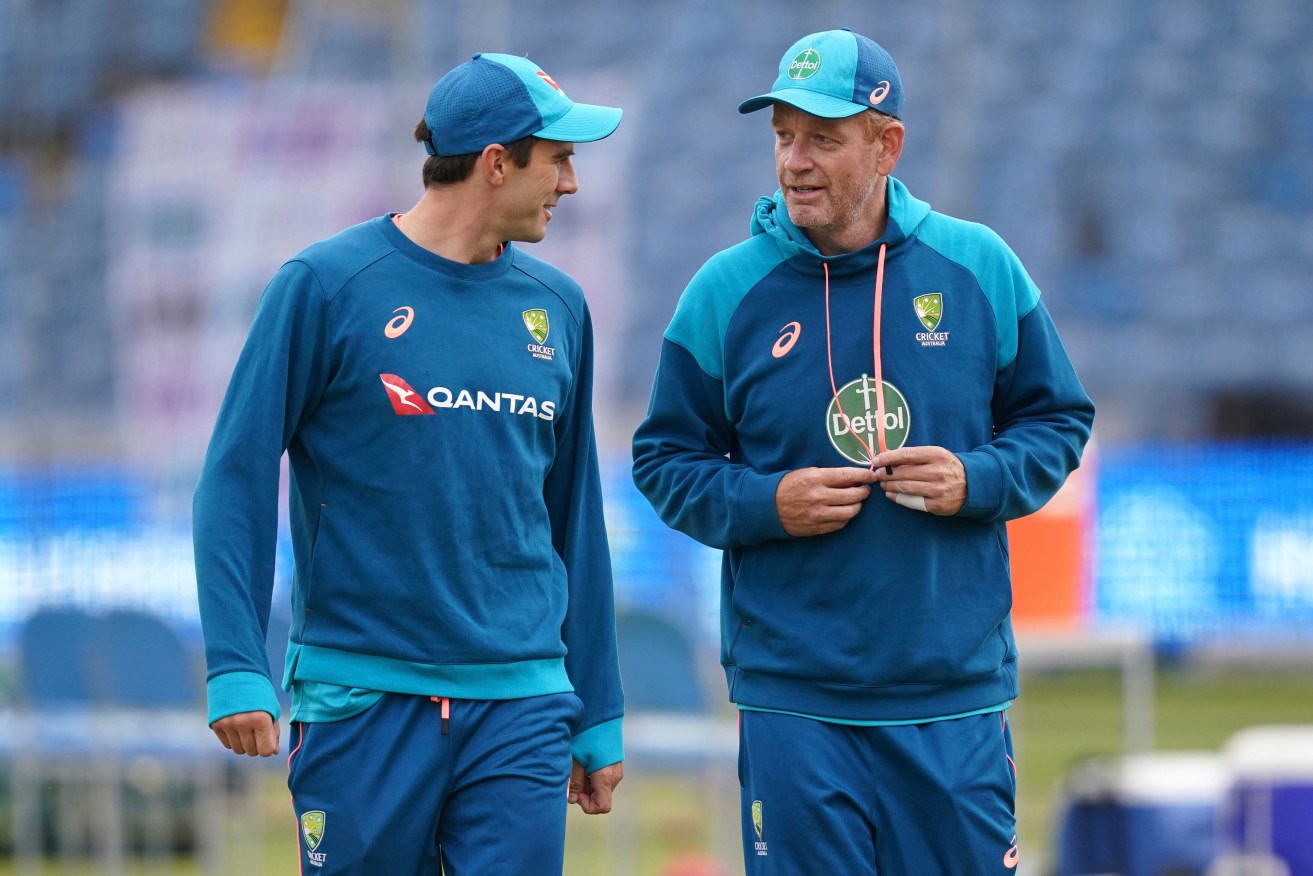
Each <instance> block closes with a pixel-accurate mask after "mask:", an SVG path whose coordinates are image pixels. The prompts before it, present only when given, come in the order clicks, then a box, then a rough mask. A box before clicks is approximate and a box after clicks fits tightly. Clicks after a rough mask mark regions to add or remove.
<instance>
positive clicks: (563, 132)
mask: <svg viewBox="0 0 1313 876" xmlns="http://www.w3.org/2000/svg"><path fill="white" fill-rule="evenodd" d="M620 115H621V111H620V110H619V109H617V108H615V107H610V106H593V105H591V104H586V103H575V102H574V101H572V100H570V98H568V97H566V96H565V92H564V91H562V90H561V86H559V85H557V84H556V82H555V80H553V79H552V77H550V76H548V75H547V74H546V73H544V72H543V71H542V70H541V69H540V68H539V67H538V65H537V64H535V63H534V62H533V61H530V60H529V59H528V58H520V57H517V56H515V55H498V54H493V53H491V52H476V53H475V54H474V57H473V58H472V59H471V60H469V61H466V62H465V63H464V64H461V65H460V66H459V67H457V68H456V69H454V70H452V71H451V72H449V73H447V75H445V76H443V77H442V78H441V79H439V80H438V82H437V84H436V85H434V86H433V90H432V91H430V92H429V102H428V105H427V106H426V107H425V108H424V124H426V125H428V129H429V134H430V138H429V140H428V141H427V142H425V144H424V148H425V149H426V150H427V151H428V153H429V154H430V155H442V156H450V155H468V154H470V153H472V152H482V151H483V150H484V149H486V148H487V147H488V146H490V145H492V144H493V143H501V144H506V143H511V142H514V141H516V140H519V139H522V138H524V137H528V136H530V135H533V136H536V137H541V138H542V139H544V140H560V141H563V142H566V143H588V142H591V141H593V140H601V139H602V138H603V137H608V136H610V135H611V133H612V132H614V131H615V129H616V127H618V126H619V124H620Z"/></svg>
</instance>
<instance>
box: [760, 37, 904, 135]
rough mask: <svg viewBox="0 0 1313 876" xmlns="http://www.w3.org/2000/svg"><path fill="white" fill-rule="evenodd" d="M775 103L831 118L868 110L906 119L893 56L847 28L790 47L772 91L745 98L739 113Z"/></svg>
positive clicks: (808, 38) (799, 41)
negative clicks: (785, 104)
mask: <svg viewBox="0 0 1313 876" xmlns="http://www.w3.org/2000/svg"><path fill="white" fill-rule="evenodd" d="M774 103H787V104H789V105H790V106H796V107H797V108H798V109H800V110H802V111H803V112H806V113H811V114H812V115H814V116H822V117H823V118H827V119H842V118H846V117H848V116H855V115H857V114H858V113H859V112H861V111H862V110H868V109H873V110H878V111H880V112H882V113H884V114H885V115H889V116H893V117H894V118H896V119H901V118H902V117H903V81H902V79H900V78H899V76H898V68H897V67H896V66H895V65H894V59H893V58H892V57H890V55H889V53H888V52H886V51H885V50H884V49H883V48H881V46H880V44H879V43H877V42H875V40H872V39H868V38H867V37H864V36H862V35H861V34H858V33H853V32H852V31H851V30H849V29H848V28H846V27H845V28H842V29H840V30H825V31H821V32H820V33H813V34H808V35H807V36H805V37H803V38H802V39H800V40H798V41H797V42H796V43H794V44H793V45H792V46H790V47H789V50H788V51H787V52H785V53H784V57H782V58H781V59H780V72H779V75H778V76H777V77H776V78H775V85H774V86H772V87H771V90H770V92H769V93H768V94H760V95H758V96H756V97H750V98H748V99H747V100H745V101H743V103H741V104H739V112H741V113H752V112H756V111H757V110H759V109H765V108H766V107H768V106H770V105H772V104H774Z"/></svg>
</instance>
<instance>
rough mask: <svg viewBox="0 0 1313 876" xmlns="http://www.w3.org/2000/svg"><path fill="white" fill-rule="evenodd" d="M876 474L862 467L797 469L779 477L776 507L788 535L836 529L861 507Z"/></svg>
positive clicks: (821, 533) (852, 516) (817, 532)
mask: <svg viewBox="0 0 1313 876" xmlns="http://www.w3.org/2000/svg"><path fill="white" fill-rule="evenodd" d="M874 480H875V475H874V474H872V473H871V472H870V471H868V470H867V469H864V468H800V469H796V470H794V471H791V472H789V473H788V474H786V475H785V476H784V477H783V478H781V479H780V483H779V486H778V487H776V489H775V510H776V511H777V512H778V513H779V515H780V523H782V524H783V525H784V531H785V532H787V533H788V534H789V535H794V536H807V535H824V534H825V533H827V532H837V531H838V530H840V529H843V528H844V527H845V526H847V525H848V521H849V520H852V519H853V518H854V517H856V516H857V512H858V511H861V510H862V503H863V502H865V501H866V499H867V497H868V496H870V495H871V488H870V487H869V486H867V485H868V484H870V483H872V482H873V481H874Z"/></svg>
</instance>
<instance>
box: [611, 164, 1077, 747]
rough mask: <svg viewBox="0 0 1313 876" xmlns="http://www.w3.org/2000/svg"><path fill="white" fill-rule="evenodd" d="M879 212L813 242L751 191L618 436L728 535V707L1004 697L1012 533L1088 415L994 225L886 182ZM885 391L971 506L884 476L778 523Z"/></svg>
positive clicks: (861, 706) (890, 710)
mask: <svg viewBox="0 0 1313 876" xmlns="http://www.w3.org/2000/svg"><path fill="white" fill-rule="evenodd" d="M888 207H889V222H888V223H887V228H886V230H885V233H884V235H883V236H882V237H881V238H880V239H879V240H878V241H876V242H874V243H872V244H871V245H870V246H867V247H865V248H863V249H861V250H858V251H856V252H852V253H846V254H843V255H839V256H833V257H823V256H821V254H820V253H819V252H818V251H817V250H816V248H815V247H814V246H813V245H812V243H811V242H810V240H809V239H808V238H807V236H806V235H805V234H804V233H803V232H801V231H800V230H799V229H798V228H796V227H795V226H794V225H793V224H792V223H791V222H790V221H789V217H788V213H787V210H786V209H785V207H784V203H783V199H782V196H781V195H780V194H779V193H778V192H777V193H776V195H775V196H774V197H773V198H762V199H761V200H759V201H758V203H757V206H756V209H755V211H754V215H753V219H752V226H751V227H752V236H751V237H750V238H749V239H748V240H746V241H744V242H743V243H740V244H738V245H737V246H734V247H731V248H730V249H728V250H725V251H723V252H721V253H718V254H717V255H715V256H713V257H712V258H711V259H710V260H709V261H708V262H707V263H706V265H704V266H703V268H702V269H701V270H700V271H699V272H698V273H697V274H696V275H695V276H694V277H693V279H692V281H691V282H690V283H689V285H688V288H687V289H686V290H685V292H684V294H683V296H682V297H681V298H680V301H679V304H678V306H677V308H676V310H675V315H674V317H673V319H672V320H671V322H670V326H669V328H668V329H667V330H666V333H665V338H664V342H663V346H662V353H661V361H660V365H659V367H658V370H657V375H656V380H655V384H654V386H653V390H652V398H651V403H650V406H649V410H648V415H647V418H646V419H645V420H644V422H643V423H642V424H641V425H640V427H639V429H638V431H637V433H636V434H635V436H634V480H635V482H636V484H637V485H638V487H639V489H640V490H641V491H642V492H643V494H644V495H645V496H646V497H647V498H648V500H649V501H650V502H651V503H652V505H653V506H654V507H655V509H656V510H657V513H658V514H659V515H660V516H661V518H662V519H663V520H664V521H665V522H666V523H667V524H668V525H670V526H672V527H674V528H675V529H678V530H680V531H682V532H685V533H687V534H689V535H690V536H692V537H693V538H696V539H697V540H699V541H701V542H703V543H705V544H708V545H711V546H713V547H718V548H722V549H724V552H725V554H724V562H723V567H722V569H723V571H722V593H721V609H722V610H721V621H722V624H721V626H722V630H721V631H722V647H721V661H722V663H723V664H724V666H725V671H726V676H727V679H728V682H729V689H730V698H731V700H733V701H734V702H736V703H738V704H739V705H740V706H741V707H745V708H760V709H772V710H782V711H790V712H798V713H803V714H807V715H813V716H817V717H822V718H832V719H835V720H841V721H876V722H882V721H908V720H927V719H933V718H937V717H944V716H950V715H956V714H962V713H966V712H971V711H975V710H980V709H988V708H994V707H998V706H999V705H1000V704H1002V703H1005V702H1007V701H1008V700H1009V699H1011V698H1012V697H1014V696H1016V694H1017V687H1016V670H1015V664H1016V657H1017V654H1016V645H1015V642H1014V640H1013V635H1012V626H1011V622H1010V617H1009V615H1010V609H1011V602H1012V593H1011V578H1010V572H1009V564H1008V543H1007V530H1006V526H1005V524H1006V521H1008V520H1011V519H1013V518H1016V517H1020V516H1023V515H1025V514H1029V513H1031V512H1033V511H1035V510H1036V509H1038V508H1039V507H1040V506H1042V505H1043V504H1044V503H1045V502H1046V501H1048V499H1049V498H1050V497H1051V496H1052V495H1053V494H1054V493H1055V492H1056V491H1057V490H1058V488H1059V487H1060V486H1061V485H1062V483H1063V481H1064V479H1065V478H1066V477H1067V475H1068V474H1069V473H1070V472H1071V471H1072V470H1073V469H1075V468H1076V466H1077V465H1078V464H1079V461H1080V456H1081V452H1082V449H1083V448H1084V445H1085V443H1086V441H1087V440H1088V438H1089V434H1090V428H1091V425H1092V422H1093V417H1094V408H1093V405H1092V404H1091V403H1090V400H1089V398H1088V397H1087V396H1086V394H1085V392H1084V390H1083V389H1082V388H1081V385H1080V382H1079V380H1078V379H1077V378H1076V375H1075V372H1074V371H1073V369H1072V366H1071V363H1070V361H1069V359H1068V357H1067V354H1066V352H1065V350H1064V349H1063V347H1062V343H1061V341H1060V340H1059V338H1058V335H1057V332H1056V330H1055V329H1054V326H1053V323H1052V321H1051V320H1050V318H1049V315H1048V312H1047V310H1046V309H1045V307H1044V305H1043V303H1042V302H1041V301H1040V295H1039V290H1038V289H1037V288H1036V287H1035V285H1034V283H1032V282H1031V280H1030V278H1029V277H1028V276H1027V275H1026V272H1025V270H1024V269H1023V268H1022V266H1021V263H1020V262H1019V261H1018V260H1017V258H1016V256H1015V255H1014V254H1013V253H1012V251H1011V250H1009V249H1008V247H1007V246H1006V245H1005V244H1004V243H1003V241H1002V240H1001V239H999V237H998V236H997V235H996V234H994V233H993V232H992V231H990V230H989V229H988V228H985V227H984V226H981V225H977V224H973V223H969V222H963V221H960V220H957V219H953V218H950V217H947V216H944V215H942V214H939V213H935V212H933V211H932V210H931V209H930V207H929V205H928V204H926V203H924V202H922V201H919V200H917V199H916V198H914V197H912V196H911V195H910V194H909V193H908V191H907V189H906V188H905V187H904V186H903V185H902V184H901V183H900V182H899V181H898V180H896V179H893V178H890V179H889V187H888ZM882 245H883V246H884V247H885V248H886V250H885V253H886V254H885V266H884V285H883V295H882V307H881V314H880V321H881V337H880V344H879V347H880V360H881V367H882V372H883V374H882V376H883V381H884V387H883V388H882V390H877V389H876V384H875V382H874V380H873V379H872V377H871V375H872V372H873V371H874V367H873V365H874V356H873V346H874V345H873V337H872V324H873V304H874V288H875V275H876V267H877V260H878V255H879V250H880V247H881V246H882ZM827 288H828V304H827ZM827 326H828V335H829V337H828V338H827ZM831 365H832V366H833V380H834V388H837V389H838V396H839V404H838V405H836V404H835V395H834V391H833V389H832V385H831V376H830V374H831V371H830V369H831ZM877 391H882V392H883V399H884V407H885V413H884V417H885V419H884V425H885V434H886V439H887V441H888V446H889V447H890V448H891V449H893V448H896V447H900V446H924V445H936V446H940V447H945V448H947V449H948V450H950V451H952V452H953V453H955V454H956V455H957V457H958V458H959V459H960V460H961V461H962V464H963V467H964V469H965V471H966V477H967V499H966V504H965V505H964V506H963V507H962V509H961V510H960V511H959V512H958V513H957V514H956V515H955V516H953V517H938V516H934V515H931V514H927V513H922V512H919V511H914V510H910V509H908V508H904V507H901V506H899V505H895V504H894V503H892V502H889V501H887V500H886V499H884V498H883V497H882V496H880V494H879V492H878V490H877V491H876V492H875V493H874V494H873V497H872V498H871V499H870V500H868V501H867V502H866V503H865V504H864V505H863V507H862V510H861V512H860V513H859V514H858V515H857V517H856V518H854V519H853V520H852V521H851V522H850V523H849V524H848V525H847V526H846V527H845V528H844V529H841V530H839V531H838V532H834V533H830V534H827V535H821V536H814V537H809V538H792V537H790V536H789V535H787V534H786V533H785V532H784V529H783V527H782V525H781V524H780V520H779V516H778V514H777V512H776V507H775V490H776V487H777V486H778V484H779V481H780V479H781V478H782V477H783V476H784V475H785V474H786V473H787V472H789V471H792V470H794V469H798V468H804V467H808V466H821V467H835V466H853V465H861V466H863V467H865V466H866V464H867V460H868V458H869V457H868V456H867V455H866V453H865V450H864V445H868V446H869V445H873V444H874V443H875V435H874V429H873V426H874V423H875V420H876V418H877V417H878V410H879V407H878V404H877V403H876V400H874V399H873V397H874V396H875V393H876V392H877Z"/></svg>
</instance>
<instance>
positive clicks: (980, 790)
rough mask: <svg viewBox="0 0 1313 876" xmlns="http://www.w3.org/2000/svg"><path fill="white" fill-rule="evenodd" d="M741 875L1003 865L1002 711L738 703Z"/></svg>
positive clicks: (1011, 778) (1000, 868)
mask: <svg viewBox="0 0 1313 876" xmlns="http://www.w3.org/2000/svg"><path fill="white" fill-rule="evenodd" d="M739 717H740V719H741V720H740V726H739V782H740V784H741V786H742V796H743V809H742V815H743V853H744V862H745V865H746V869H747V873H748V876H767V874H770V876H785V874H789V876H793V874H817V876H822V874H823V876H832V874H836V873H842V874H843V876H989V874H997V876H1014V874H1015V873H1016V866H1017V860H1018V854H1019V853H1018V849H1017V837H1016V817H1015V797H1016V772H1015V768H1014V767H1013V763H1012V736H1011V732H1010V731H1009V729H1008V726H1007V718H1006V713H1005V712H998V713H994V714H987V715H973V716H970V717H967V718H956V719H953V720H950V721H933V722H929V723H925V724H908V725H901V726H894V727H854V726H850V725H845V724H831V723H827V722H825V721H816V720H812V719H810V718H799V717H796V716H793V715H781V714H776V713H773V712H751V711H742V712H740V713H739Z"/></svg>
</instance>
